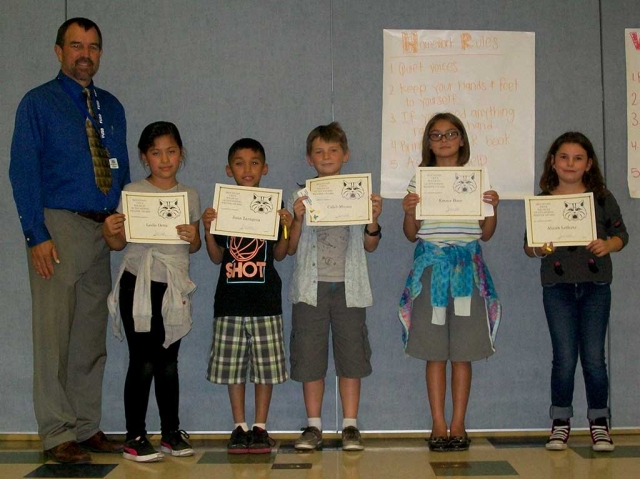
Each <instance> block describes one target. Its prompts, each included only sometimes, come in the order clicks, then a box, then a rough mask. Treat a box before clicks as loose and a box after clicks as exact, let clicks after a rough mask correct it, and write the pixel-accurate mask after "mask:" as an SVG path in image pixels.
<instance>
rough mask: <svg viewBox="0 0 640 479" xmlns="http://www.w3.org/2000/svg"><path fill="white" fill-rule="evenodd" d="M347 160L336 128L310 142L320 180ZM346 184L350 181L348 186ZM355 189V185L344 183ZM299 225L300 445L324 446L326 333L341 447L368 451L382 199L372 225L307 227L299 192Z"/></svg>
mask: <svg viewBox="0 0 640 479" xmlns="http://www.w3.org/2000/svg"><path fill="white" fill-rule="evenodd" d="M348 160H349V146H348V143H347V136H346V134H345V132H344V131H343V130H342V128H341V127H340V125H339V124H338V123H335V122H334V123H331V124H329V125H323V126H319V127H317V128H315V129H314V130H312V131H311V133H309V136H308V137H307V162H308V163H309V165H310V166H312V167H313V168H315V170H316V171H317V173H318V177H320V178H324V177H331V176H335V175H340V170H341V169H342V166H343V165H344V164H345V163H346V162H347V161H348ZM345 183H346V182H345ZM344 187H345V189H347V188H351V189H357V188H358V187H357V185H349V184H345V185H344ZM294 198H295V201H293V202H292V208H293V211H294V221H293V225H292V226H291V238H290V239H289V254H291V255H293V254H295V253H296V252H297V256H296V262H295V266H294V272H293V277H292V279H291V292H290V295H289V297H290V299H291V301H292V303H293V313H292V331H291V345H290V348H291V378H292V379H294V380H296V381H299V382H302V383H303V394H304V403H305V407H306V410H307V417H308V427H307V428H306V429H304V431H303V432H302V435H301V436H300V437H299V438H298V439H297V440H296V442H295V448H296V449H299V450H312V449H315V448H317V447H319V446H320V445H321V444H322V422H321V417H320V413H321V411H322V399H323V396H324V378H325V376H326V373H327V362H328V357H327V355H328V349H329V329H331V334H332V336H333V353H334V361H335V366H336V374H337V375H338V377H339V388H340V397H341V399H342V412H343V418H344V419H343V422H342V449H343V450H346V451H359V450H362V449H364V446H363V444H362V438H361V436H360V431H359V430H358V427H357V416H358V407H359V403H360V383H361V378H363V377H366V376H368V375H370V374H371V363H370V356H371V349H370V347H369V339H368V336H367V327H366V324H365V311H366V309H365V308H366V307H367V306H371V305H372V304H373V298H372V294H371V287H370V284H369V273H368V270H367V258H366V257H365V251H367V252H373V251H375V249H376V248H377V247H378V243H379V242H380V237H381V235H380V232H381V228H380V225H379V224H378V217H379V216H380V213H381V212H382V198H381V197H380V196H379V195H375V194H372V195H371V202H372V217H371V218H372V221H371V223H370V224H368V225H365V226H363V225H362V224H357V225H350V226H326V227H310V226H307V225H306V224H305V212H306V207H305V201H306V200H308V197H307V196H298V195H297V194H296V195H294Z"/></svg>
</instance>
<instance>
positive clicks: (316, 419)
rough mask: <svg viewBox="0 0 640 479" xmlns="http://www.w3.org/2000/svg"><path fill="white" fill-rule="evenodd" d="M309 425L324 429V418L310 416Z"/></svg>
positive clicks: (320, 429)
mask: <svg viewBox="0 0 640 479" xmlns="http://www.w3.org/2000/svg"><path fill="white" fill-rule="evenodd" d="M307 424H308V425H309V427H317V428H318V430H319V431H322V419H321V418H319V417H310V418H308V419H307Z"/></svg>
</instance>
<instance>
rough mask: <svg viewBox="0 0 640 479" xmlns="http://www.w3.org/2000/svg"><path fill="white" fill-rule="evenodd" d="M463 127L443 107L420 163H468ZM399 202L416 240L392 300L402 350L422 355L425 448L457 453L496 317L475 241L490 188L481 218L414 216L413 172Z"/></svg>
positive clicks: (487, 230)
mask: <svg viewBox="0 0 640 479" xmlns="http://www.w3.org/2000/svg"><path fill="white" fill-rule="evenodd" d="M469 156H470V151H469V139H468V137H467V132H466V130H465V128H464V125H463V124H462V122H461V121H460V119H459V118H458V117H456V116H455V115H453V114H451V113H438V114H436V115H435V116H434V117H433V118H431V119H430V120H429V122H428V123H427V126H426V128H425V130H424V136H423V138H422V163H420V166H432V167H456V166H464V165H466V164H467V163H468V162H469ZM407 191H408V194H407V195H406V196H405V197H404V199H403V201H402V207H403V209H404V223H403V231H404V234H405V236H406V237H407V239H408V240H409V241H411V242H412V243H416V242H417V245H416V249H415V253H414V263H413V266H412V268H411V271H410V273H409V277H408V278H407V283H406V286H405V289H404V291H403V294H402V298H401V300H400V307H399V318H400V321H401V322H402V324H403V327H404V331H403V333H404V334H403V340H404V343H405V351H406V353H407V354H408V355H410V356H413V357H415V358H417V359H422V360H424V361H426V382H427V393H428V398H429V405H430V409H431V417H432V421H433V424H432V429H431V436H430V438H429V449H430V450H432V451H440V452H442V451H464V450H467V449H468V448H469V444H470V442H471V440H470V439H469V437H468V436H467V432H466V428H465V415H466V411H467V404H468V401H469V393H470V390H471V362H472V361H476V360H479V359H483V358H487V357H489V356H491V355H492V354H493V353H494V351H495V350H494V348H493V340H494V339H495V334H496V330H497V327H498V323H499V320H500V315H501V306H500V302H499V300H498V297H497V294H496V291H495V288H494V286H493V281H492V280H491V275H490V274H489V270H488V269H487V266H486V265H485V263H484V260H483V257H482V250H481V248H480V245H479V244H478V240H482V241H489V239H491V237H492V236H493V234H494V233H495V230H496V225H497V220H498V216H497V215H498V211H497V206H498V202H499V197H498V193H497V192H495V191H493V190H489V191H485V192H484V193H483V201H484V202H485V203H489V204H490V205H492V206H493V208H494V216H488V217H486V218H485V219H483V220H480V221H477V220H455V219H451V220H448V219H447V220H417V219H416V206H417V204H418V203H419V202H420V196H419V195H418V194H417V193H416V178H415V176H414V177H413V178H412V179H411V181H410V182H409V186H408V188H407ZM447 361H450V362H451V393H452V394H451V396H452V399H453V416H452V418H451V422H450V423H449V426H448V425H447V421H446V419H445V414H444V410H445V396H446V389H447V374H446V371H447Z"/></svg>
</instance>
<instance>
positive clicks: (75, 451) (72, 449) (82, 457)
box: [46, 441, 91, 464]
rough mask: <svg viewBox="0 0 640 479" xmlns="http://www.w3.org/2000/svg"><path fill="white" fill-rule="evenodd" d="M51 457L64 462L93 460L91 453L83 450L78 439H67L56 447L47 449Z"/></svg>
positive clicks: (75, 462)
mask: <svg viewBox="0 0 640 479" xmlns="http://www.w3.org/2000/svg"><path fill="white" fill-rule="evenodd" d="M46 453H47V454H48V455H49V457H50V458H51V459H52V460H54V461H56V462H59V463H62V464H86V463H89V462H91V455H90V454H89V453H88V452H86V451H83V450H82V449H81V448H80V446H79V445H78V443H77V442H76V441H67V442H63V443H62V444H58V445H57V446H56V447H52V448H51V449H47V451H46Z"/></svg>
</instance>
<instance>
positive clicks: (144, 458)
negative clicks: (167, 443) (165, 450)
mask: <svg viewBox="0 0 640 479" xmlns="http://www.w3.org/2000/svg"><path fill="white" fill-rule="evenodd" d="M122 457H124V458H125V459H129V460H130V461H134V462H158V461H161V460H162V459H164V455H162V453H159V452H156V453H155V454H149V455H147V456H136V455H135V454H129V453H126V452H123V453H122Z"/></svg>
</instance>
